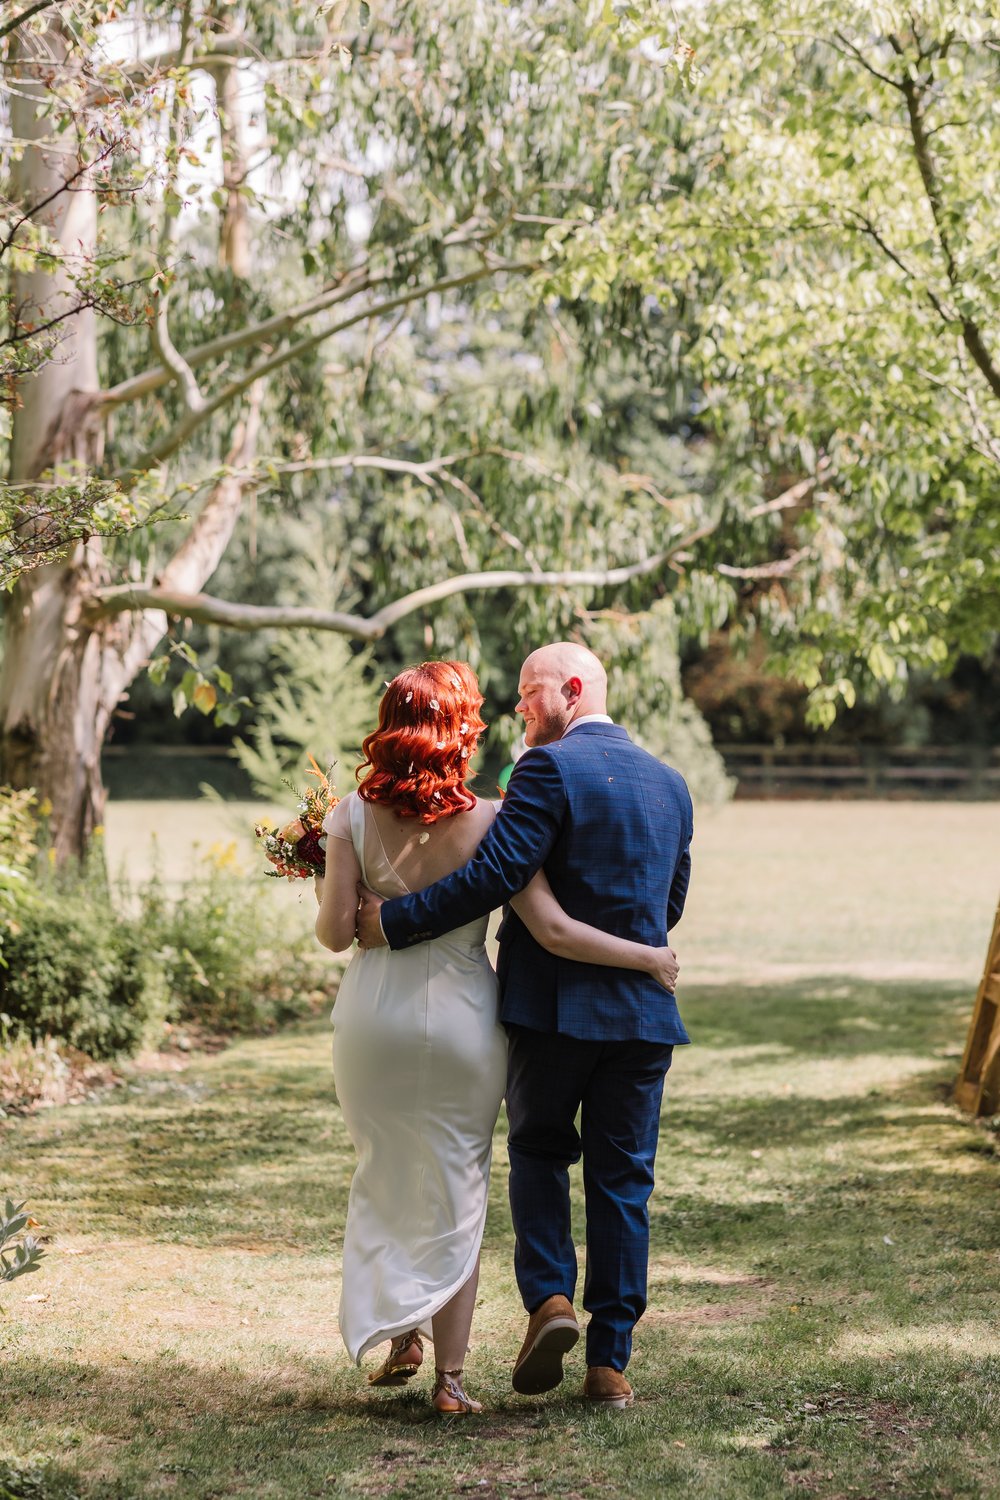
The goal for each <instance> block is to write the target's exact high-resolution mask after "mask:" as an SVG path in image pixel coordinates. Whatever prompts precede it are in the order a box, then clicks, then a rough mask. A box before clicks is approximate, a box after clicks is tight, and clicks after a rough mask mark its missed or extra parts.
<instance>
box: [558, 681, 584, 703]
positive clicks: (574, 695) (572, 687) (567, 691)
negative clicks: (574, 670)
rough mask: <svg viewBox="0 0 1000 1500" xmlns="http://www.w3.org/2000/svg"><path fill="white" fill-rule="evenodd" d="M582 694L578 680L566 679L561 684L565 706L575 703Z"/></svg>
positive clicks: (581, 686) (581, 684) (581, 687)
mask: <svg viewBox="0 0 1000 1500" xmlns="http://www.w3.org/2000/svg"><path fill="white" fill-rule="evenodd" d="M582 692H583V683H582V682H581V681H580V678H579V677H567V679H566V681H565V682H564V683H563V697H564V698H565V699H566V702H567V704H569V703H575V702H576V700H577V699H578V698H579V696H580V694H581V693H582Z"/></svg>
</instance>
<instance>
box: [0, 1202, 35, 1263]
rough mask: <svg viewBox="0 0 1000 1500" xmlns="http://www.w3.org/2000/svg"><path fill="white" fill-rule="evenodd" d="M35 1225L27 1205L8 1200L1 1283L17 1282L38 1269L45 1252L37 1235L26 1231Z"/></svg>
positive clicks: (0, 1249)
mask: <svg viewBox="0 0 1000 1500" xmlns="http://www.w3.org/2000/svg"><path fill="white" fill-rule="evenodd" d="M31 1226H32V1219H31V1217H30V1215H28V1214H26V1213H25V1211H24V1204H23V1203H15V1202H14V1201H13V1199H12V1198H7V1199H6V1200H5V1202H4V1206H3V1208H2V1209H0V1281H13V1280H14V1279H15V1277H17V1276H25V1275H27V1274H28V1272H29V1271H37V1270H38V1268H39V1264H40V1262H41V1259H42V1256H43V1255H44V1254H45V1251H44V1250H43V1249H42V1247H41V1245H39V1243H38V1241H37V1240H36V1239H35V1238H34V1236H33V1235H31V1234H27V1233H26V1232H25V1231H26V1230H28V1229H30V1228H31Z"/></svg>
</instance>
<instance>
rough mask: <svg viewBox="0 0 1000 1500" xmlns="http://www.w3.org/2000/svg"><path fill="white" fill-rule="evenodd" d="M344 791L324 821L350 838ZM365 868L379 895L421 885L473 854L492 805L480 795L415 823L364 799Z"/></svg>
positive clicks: (487, 824) (486, 826)
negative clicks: (459, 808) (468, 804)
mask: <svg viewBox="0 0 1000 1500" xmlns="http://www.w3.org/2000/svg"><path fill="white" fill-rule="evenodd" d="M356 797H357V793H356V792H355V793H352V794H351V797H350V798H348V797H345V798H344V800H343V801H342V802H340V803H339V804H338V805H337V807H336V808H335V809H334V812H333V815H332V816H331V818H330V819H329V822H328V824H327V828H328V832H329V833H330V834H331V835H332V836H333V837H334V838H340V839H344V840H345V841H347V842H350V838H351V823H350V818H351V810H350V802H351V799H352V798H356ZM362 806H363V808H364V819H365V845H364V848H365V870H366V873H367V876H368V884H369V886H370V888H371V889H372V890H373V891H375V892H376V893H377V894H378V895H380V896H387V897H390V896H401V895H406V894H407V893H408V892H411V891H421V890H423V889H424V887H425V886H428V885H433V884H434V882H435V880H440V879H442V877H443V876H445V875H450V874H451V872H452V871H453V870H457V869H460V868H461V866H462V865H464V864H465V863H466V861H467V860H469V859H471V858H472V856H473V854H475V852H476V850H477V848H478V847H479V844H480V843H481V841H482V839H483V838H484V837H485V835H486V833H487V831H488V830H489V828H490V825H491V824H492V822H493V818H494V815H495V808H494V805H493V803H492V802H487V801H485V800H484V799H482V798H479V799H477V801H476V805H475V807H473V808H470V809H469V811H468V812H464V813H456V814H455V815H454V816H453V817H450V818H441V819H439V820H438V822H437V823H433V824H430V825H428V824H426V823H420V822H419V821H418V820H417V819H416V818H401V817H400V816H399V815H398V814H397V813H395V812H393V811H392V809H391V808H388V807H383V806H381V805H379V804H376V803H371V802H364V803H362Z"/></svg>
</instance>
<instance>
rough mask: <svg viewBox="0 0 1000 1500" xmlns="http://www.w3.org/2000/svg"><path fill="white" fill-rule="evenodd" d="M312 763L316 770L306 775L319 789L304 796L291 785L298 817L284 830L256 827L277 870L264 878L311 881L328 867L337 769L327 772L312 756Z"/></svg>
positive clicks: (274, 869)
mask: <svg viewBox="0 0 1000 1500" xmlns="http://www.w3.org/2000/svg"><path fill="white" fill-rule="evenodd" d="M309 761H310V764H311V767H312V769H311V770H310V771H307V772H306V774H307V775H308V776H313V777H315V778H316V785H315V786H310V787H308V788H307V789H306V790H305V791H304V792H300V791H298V790H297V789H296V788H295V787H293V786H291V783H288V785H289V787H290V790H291V791H293V792H294V793H295V795H296V797H297V798H298V802H299V807H298V814H297V816H296V817H294V818H293V819H292V821H291V822H290V823H286V824H285V825H284V827H283V828H271V827H269V825H268V824H267V823H255V824H254V830H253V831H254V835H255V837H256V839H257V842H258V844H259V845H260V847H261V849H262V850H263V852H264V858H265V859H266V860H267V862H268V864H270V865H273V866H274V868H273V869H271V870H265V871H264V874H265V875H270V876H272V877H273V878H274V879H278V878H283V879H285V880H308V879H310V877H311V876H313V875H322V873H323V871H324V869H325V867H326V834H325V833H324V832H323V819H324V818H325V817H326V815H327V813H328V812H329V811H330V809H331V808H332V807H336V805H337V802H338V800H339V799H338V797H337V795H336V793H335V792H334V790H333V781H332V779H331V778H332V776H333V767H332V766H331V767H330V769H329V771H326V772H324V771H321V770H320V768H319V766H318V765H317V764H316V762H315V760H313V758H312V756H311V755H310V757H309Z"/></svg>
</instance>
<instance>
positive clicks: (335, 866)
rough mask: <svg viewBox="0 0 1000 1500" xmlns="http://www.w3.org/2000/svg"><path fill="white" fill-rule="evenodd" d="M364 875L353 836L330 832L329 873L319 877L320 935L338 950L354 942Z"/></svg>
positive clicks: (327, 842) (327, 863)
mask: <svg viewBox="0 0 1000 1500" xmlns="http://www.w3.org/2000/svg"><path fill="white" fill-rule="evenodd" d="M360 879H361V869H360V866H359V865H358V857H357V855H356V854H355V852H354V845H353V844H352V843H351V841H350V839H343V838H337V836H336V835H335V834H333V833H331V834H328V836H327V840H326V875H325V877H319V876H317V879H316V898H317V900H318V901H319V915H318V916H317V918H316V936H317V938H318V939H319V941H320V942H321V943H322V944H323V947H324V948H331V949H332V950H333V952H334V953H343V952H344V950H345V949H346V948H350V946H351V944H352V943H353V942H354V928H355V924H356V922H357V917H358V881H359V880H360Z"/></svg>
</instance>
